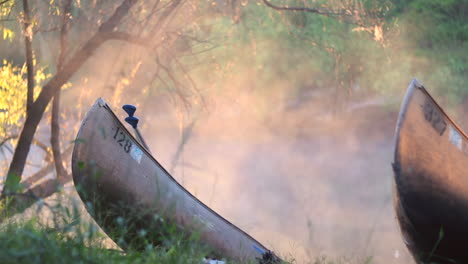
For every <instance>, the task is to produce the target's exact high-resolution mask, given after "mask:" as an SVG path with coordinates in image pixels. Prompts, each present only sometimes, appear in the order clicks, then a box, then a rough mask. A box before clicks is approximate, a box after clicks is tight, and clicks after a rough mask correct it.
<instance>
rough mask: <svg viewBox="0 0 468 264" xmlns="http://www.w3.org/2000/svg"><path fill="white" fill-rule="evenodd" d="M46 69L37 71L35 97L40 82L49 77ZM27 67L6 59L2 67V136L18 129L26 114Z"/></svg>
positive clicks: (0, 79) (0, 136)
mask: <svg viewBox="0 0 468 264" xmlns="http://www.w3.org/2000/svg"><path fill="white" fill-rule="evenodd" d="M49 77H50V75H49V74H46V73H44V69H43V68H41V69H38V70H37V71H36V76H35V80H36V87H35V88H34V98H36V97H37V96H38V95H39V92H40V90H41V88H40V84H41V83H42V82H43V81H44V80H46V79H47V78H49ZM26 97H27V77H26V67H25V66H23V67H17V66H13V65H12V64H11V63H8V62H7V61H6V60H4V61H3V65H2V66H1V67H0V138H3V137H5V136H7V135H9V134H11V133H13V131H15V130H17V129H18V128H19V126H20V123H21V121H22V120H23V119H24V117H25V115H26Z"/></svg>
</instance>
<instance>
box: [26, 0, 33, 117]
mask: <svg viewBox="0 0 468 264" xmlns="http://www.w3.org/2000/svg"><path fill="white" fill-rule="evenodd" d="M23 13H24V22H23V26H24V44H25V45H24V48H25V53H26V68H27V77H28V94H27V98H26V113H27V114H28V115H29V113H30V112H31V107H32V104H33V103H34V86H35V83H34V75H35V74H34V53H33V50H32V39H33V26H32V24H31V14H30V11H29V3H28V0H23Z"/></svg>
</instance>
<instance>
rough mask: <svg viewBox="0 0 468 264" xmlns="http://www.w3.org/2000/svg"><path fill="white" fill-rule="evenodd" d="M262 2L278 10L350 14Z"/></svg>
mask: <svg viewBox="0 0 468 264" xmlns="http://www.w3.org/2000/svg"><path fill="white" fill-rule="evenodd" d="M263 3H264V4H265V5H266V6H268V7H271V8H273V9H275V10H278V11H301V12H308V13H314V14H318V15H325V16H350V14H347V13H335V12H330V11H323V10H320V9H318V8H308V7H299V6H292V7H290V6H278V5H274V4H272V3H271V2H269V1H268V0H263Z"/></svg>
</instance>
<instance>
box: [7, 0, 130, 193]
mask: <svg viewBox="0 0 468 264" xmlns="http://www.w3.org/2000/svg"><path fill="white" fill-rule="evenodd" d="M136 2H137V1H136V0H124V1H123V2H122V3H121V4H120V6H119V7H117V9H116V10H115V11H114V14H113V15H112V16H111V17H110V18H109V19H108V20H107V21H106V22H104V23H103V24H102V25H101V26H100V27H99V30H98V32H96V33H95V34H94V35H93V36H92V37H91V38H90V39H89V40H88V41H87V42H86V43H85V44H84V45H83V46H82V47H81V48H80V49H79V50H78V51H77V52H76V53H75V54H74V55H73V56H72V57H71V59H70V60H68V61H67V62H66V63H65V64H64V66H63V68H62V69H61V70H60V69H59V71H58V72H57V73H56V74H55V75H54V76H53V77H52V78H51V79H50V80H49V81H48V82H47V83H46V84H45V85H44V86H43V88H42V90H41V93H40V94H39V96H38V98H37V100H36V101H35V102H34V103H33V105H32V107H31V114H30V115H28V116H27V117H26V120H25V123H24V126H23V129H22V131H21V135H20V138H19V140H18V144H17V146H16V149H15V153H14V154H13V159H12V161H11V164H10V167H9V169H8V173H7V180H6V182H8V179H9V178H11V179H10V182H11V181H13V182H15V180H13V178H15V177H16V178H19V179H21V177H22V174H23V170H24V165H25V163H26V158H27V156H28V153H29V150H30V147H31V143H32V139H33V137H34V134H35V133H36V130H37V126H38V125H39V122H40V121H41V119H42V116H43V114H44V111H45V109H46V107H47V105H48V104H49V102H50V100H51V98H52V97H53V96H54V95H55V93H56V92H57V91H58V90H60V88H61V87H62V85H63V84H65V83H66V82H67V81H68V80H69V79H70V77H71V76H72V75H73V74H75V72H76V71H78V70H79V69H80V68H81V66H82V65H83V64H84V63H85V62H86V61H87V60H88V59H89V58H90V57H91V56H92V54H93V53H94V52H95V51H96V50H97V49H98V48H99V47H100V46H101V45H102V44H103V43H104V42H105V40H106V39H105V38H103V37H102V34H103V33H106V32H112V31H113V30H114V28H116V27H117V26H118V25H119V23H120V21H121V20H122V19H123V18H124V17H125V16H126V15H127V13H128V12H129V10H130V9H131V7H132V6H133V5H134V4H135V3H136ZM9 192H10V190H9V186H8V185H5V186H4V188H3V191H2V197H3V198H4V197H5V196H6V194H8V193H9Z"/></svg>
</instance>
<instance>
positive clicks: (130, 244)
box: [0, 198, 372, 264]
mask: <svg viewBox="0 0 468 264" xmlns="http://www.w3.org/2000/svg"><path fill="white" fill-rule="evenodd" d="M56 199H57V200H55V201H53V202H50V203H51V204H52V203H53V204H54V205H51V204H48V203H45V202H39V203H38V205H37V206H34V208H30V210H29V211H28V212H26V213H25V214H23V215H21V216H20V217H14V218H9V219H7V220H5V221H4V222H3V223H2V224H1V225H0V248H1V249H2V250H0V263H5V264H8V263H202V261H201V260H202V259H203V258H204V257H206V256H216V255H213V251H212V250H211V249H210V247H208V246H207V245H206V244H204V243H202V241H200V236H199V234H198V233H197V232H192V233H188V232H185V231H183V230H180V229H179V228H176V227H175V224H174V223H173V222H172V221H171V220H170V219H162V218H158V219H156V220H154V221H153V222H154V223H157V225H158V227H159V228H157V229H155V230H156V231H154V232H156V233H154V234H152V232H153V231H151V230H150V228H147V229H141V228H140V229H138V231H137V233H138V237H137V238H135V239H133V240H128V237H127V236H126V234H127V233H129V232H131V233H133V234H134V233H135V229H134V228H135V227H134V226H132V224H131V222H133V220H132V219H131V218H130V216H129V215H131V214H129V215H126V216H123V217H116V218H115V222H116V223H117V224H116V226H115V227H116V228H115V229H114V230H111V232H120V233H114V234H113V235H112V237H114V238H116V237H119V238H122V240H125V241H116V242H117V244H120V245H125V251H123V250H122V249H121V248H119V247H118V246H116V244H115V243H113V242H111V240H110V239H109V238H108V237H107V236H106V235H105V234H104V232H103V231H101V230H100V228H99V227H98V226H97V225H96V224H95V223H94V221H93V220H91V219H90V218H89V216H88V215H87V213H86V212H85V210H84V206H83V205H81V203H80V202H75V203H73V202H69V201H64V200H63V198H56ZM107 231H108V232H109V230H107ZM151 235H157V236H159V238H158V242H157V243H158V244H157V245H154V244H153V243H154V239H147V238H149V237H150V236H151ZM150 241H153V243H151V242H150ZM119 242H120V243H119ZM217 259H219V256H218V258H217ZM288 261H289V263H299V262H296V261H294V260H293V259H288ZM227 263H229V264H231V263H236V262H234V261H231V260H227ZM351 263H355V264H371V263H372V262H371V259H367V260H365V261H360V262H353V261H349V260H346V259H344V258H342V259H339V260H330V259H328V258H326V257H319V258H317V259H315V260H313V261H311V262H309V264H351ZM255 264H260V263H257V262H255Z"/></svg>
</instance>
